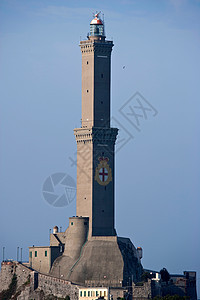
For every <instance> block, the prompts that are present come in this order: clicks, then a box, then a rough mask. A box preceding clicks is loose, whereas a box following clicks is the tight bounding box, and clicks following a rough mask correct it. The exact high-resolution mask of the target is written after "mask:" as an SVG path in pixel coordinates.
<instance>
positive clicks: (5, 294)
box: [0, 273, 17, 300]
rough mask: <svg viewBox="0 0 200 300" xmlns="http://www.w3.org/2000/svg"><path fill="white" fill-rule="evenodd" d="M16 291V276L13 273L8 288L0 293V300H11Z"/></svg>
mask: <svg viewBox="0 0 200 300" xmlns="http://www.w3.org/2000/svg"><path fill="white" fill-rule="evenodd" d="M16 289H17V275H16V274H15V273H14V274H13V278H12V281H11V283H10V285H9V288H8V289H7V290H4V291H2V292H1V293H0V299H2V300H8V299H11V297H12V295H14V294H15V292H16Z"/></svg>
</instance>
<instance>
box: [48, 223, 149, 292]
mask: <svg viewBox="0 0 200 300" xmlns="http://www.w3.org/2000/svg"><path fill="white" fill-rule="evenodd" d="M68 230H69V229H67V230H66V239H67V231H68ZM74 238H76V236H75V237H74ZM70 239H72V240H71V245H72V244H74V245H75V249H74V250H73V249H72V248H71V247H70V253H68V251H67V249H65V251H64V253H63V255H62V256H60V257H58V258H57V259H56V260H55V261H54V263H53V265H52V268H51V271H50V274H51V275H53V276H55V277H59V278H62V279H66V280H69V281H71V282H73V283H76V284H80V285H84V286H102V285H103V286H112V287H120V286H127V284H128V285H130V281H134V282H138V281H140V280H141V275H142V271H143V268H142V265H141V262H140V258H139V256H138V252H137V250H136V248H135V247H134V245H133V244H132V242H131V241H130V239H128V238H121V237H117V236H98V237H90V238H89V239H87V236H85V241H83V239H82V247H80V244H79V255H77V249H76V245H77V240H76V243H73V235H71V234H70ZM65 245H67V243H66V244H65ZM73 253H76V255H75V256H73Z"/></svg>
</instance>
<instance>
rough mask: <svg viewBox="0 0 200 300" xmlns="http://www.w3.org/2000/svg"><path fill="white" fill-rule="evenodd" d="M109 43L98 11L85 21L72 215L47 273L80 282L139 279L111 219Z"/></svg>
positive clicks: (127, 244)
mask: <svg viewBox="0 0 200 300" xmlns="http://www.w3.org/2000/svg"><path fill="white" fill-rule="evenodd" d="M112 47H113V42H112V41H107V40H106V37H105V30H104V24H103V21H102V20H101V19H100V17H99V14H96V15H95V18H94V19H93V20H92V21H91V23H90V34H89V35H88V37H87V40H84V41H81V42H80V48H81V53H82V123H81V128H76V129H74V134H75V138H76V142H77V200H76V217H75V216H74V217H71V218H69V227H68V228H67V229H66V231H65V232H64V233H60V234H59V233H56V234H53V235H51V241H52V242H51V245H52V246H55V245H56V243H58V241H60V244H61V246H62V247H63V248H64V251H63V253H62V254H61V255H60V256H59V257H57V258H56V259H55V260H54V262H53V265H52V267H51V270H50V274H51V275H53V276H55V277H59V276H60V274H62V276H63V279H67V280H70V281H72V282H73V283H77V284H81V285H85V286H112V287H121V286H123V285H124V284H127V280H129V279H130V278H132V280H133V281H134V282H137V281H139V280H140V279H141V274H142V265H141V261H140V259H141V257H140V256H139V253H138V251H137V249H136V248H135V247H134V245H133V244H132V242H131V241H130V239H128V238H121V237H118V236H117V234H116V230H115V224H114V155H115V141H116V137H117V133H118V129H117V128H112V127H110V77H111V52H112Z"/></svg>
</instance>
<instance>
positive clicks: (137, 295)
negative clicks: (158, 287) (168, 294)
mask: <svg viewBox="0 0 200 300" xmlns="http://www.w3.org/2000/svg"><path fill="white" fill-rule="evenodd" d="M151 298H152V297H151V280H148V281H147V282H144V283H143V284H142V285H141V286H139V285H136V284H133V299H134V300H143V299H151Z"/></svg>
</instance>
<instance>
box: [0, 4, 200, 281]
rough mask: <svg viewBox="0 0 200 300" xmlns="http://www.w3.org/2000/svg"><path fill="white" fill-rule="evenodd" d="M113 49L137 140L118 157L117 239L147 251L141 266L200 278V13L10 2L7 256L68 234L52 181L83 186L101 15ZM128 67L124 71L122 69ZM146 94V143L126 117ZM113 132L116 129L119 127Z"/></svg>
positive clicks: (121, 97)
mask: <svg viewBox="0 0 200 300" xmlns="http://www.w3.org/2000/svg"><path fill="white" fill-rule="evenodd" d="M98 10H101V11H103V12H104V15H105V23H106V35H107V38H108V39H113V41H114V45H115V46H114V48H113V52H112V92H111V97H112V116H113V123H116V122H117V123H118V124H119V123H120V124H121V125H120V126H122V127H121V128H120V135H121V137H122V138H123V134H124V133H123V128H125V129H126V130H127V131H128V132H129V133H130V134H131V135H132V137H133V138H132V139H130V141H129V142H128V143H127V144H126V145H125V146H124V147H123V148H122V149H120V151H118V152H117V154H116V176H115V178H116V188H115V190H116V228H117V232H118V235H120V236H125V237H130V238H131V240H132V242H133V243H134V244H135V246H136V247H137V246H141V247H143V249H144V258H143V266H144V267H145V268H149V269H155V270H160V269H161V268H162V267H166V268H167V269H168V271H169V272H170V273H182V272H183V271H184V270H196V271H197V272H198V278H199V277H200V260H199V253H200V239H199V228H200V203H199V197H200V192H199V179H200V158H199V152H200V146H199V138H198V137H199V128H200V124H199V109H200V103H199V102H200V101H199V99H200V90H199V78H200V59H199V50H200V38H199V37H200V1H198V0H191V1H189V0H166V1H165V0H160V1H159V0H157V1H156V0H152V1H147V0H140V1H139V0H136V1H134V0H132V1H131V0H119V1H101V3H100V2H97V1H65V0H60V1H44V0H43V1H42V0H40V1H39V0H34V1H23V0H18V1H15V0H6V1H5V0H1V1H0V38H1V44H0V47H1V55H0V65H1V68H0V120H1V121H0V145H1V148H0V164H1V168H0V169H1V171H0V190H1V218H0V226H1V228H2V230H1V236H0V254H1V258H2V247H6V258H14V259H16V248H17V247H18V246H19V247H22V248H23V256H24V259H26V260H27V259H28V246H31V245H33V244H34V245H48V243H49V240H48V233H49V228H52V227H53V226H54V225H58V226H62V228H63V229H64V228H66V227H67V226H68V217H70V216H73V215H75V201H73V202H72V203H71V204H70V205H68V206H66V207H62V208H55V207H53V206H51V205H49V204H48V203H47V202H45V200H44V199H43V196H42V186H43V183H44V181H45V179H46V178H47V177H48V176H50V175H51V174H53V173H57V172H64V173H67V174H70V175H71V176H72V177H73V178H74V179H76V168H75V167H72V166H71V162H70V159H69V157H74V158H75V152H76V143H75V139H74V136H73V128H75V127H79V126H80V118H81V52H80V49H79V46H78V44H79V41H80V38H81V39H85V38H86V35H87V32H88V31H89V23H90V21H91V19H92V15H93V12H95V11H98ZM123 67H124V68H123ZM137 91H138V92H139V93H140V94H141V95H142V96H143V97H144V98H145V99H146V100H147V101H148V103H150V104H151V105H152V106H153V107H154V108H155V109H156V110H157V111H158V114H157V115H156V116H155V117H148V118H147V120H145V121H144V122H143V123H142V125H141V131H140V132H137V131H136V130H135V129H134V128H133V126H132V125H131V124H130V122H128V120H127V119H126V118H124V117H123V116H122V114H120V108H121V107H122V106H123V105H124V104H125V103H126V102H127V100H128V99H129V98H130V97H131V96H132V95H134V94H135V93H136V92H137ZM113 125H115V124H113Z"/></svg>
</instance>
